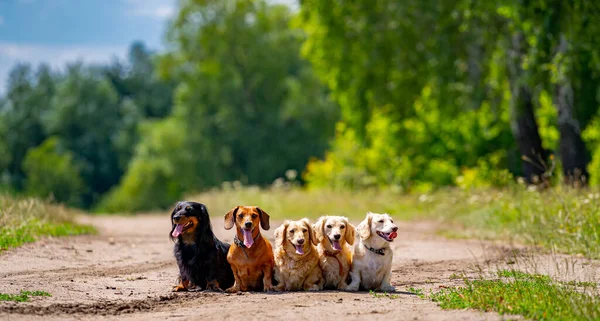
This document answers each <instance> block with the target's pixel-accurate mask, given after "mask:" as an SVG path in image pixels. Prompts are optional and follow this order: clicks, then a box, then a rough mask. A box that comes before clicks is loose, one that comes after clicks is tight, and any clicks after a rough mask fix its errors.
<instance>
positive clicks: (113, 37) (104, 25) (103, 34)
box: [0, 0, 176, 92]
mask: <svg viewBox="0 0 600 321" xmlns="http://www.w3.org/2000/svg"><path fill="white" fill-rule="evenodd" d="M175 6H176V0H0V92H4V91H5V86H6V78H7V75H8V72H9V70H10V68H11V67H12V66H13V65H14V64H15V63H17V62H29V63H32V64H33V65H37V64H39V63H40V62H47V63H49V64H50V65H52V66H53V67H54V68H61V67H63V66H64V65H65V64H66V62H69V61H75V60H83V61H86V62H100V63H102V62H109V61H110V60H111V59H112V58H113V57H115V56H116V57H124V56H125V54H126V52H127V48H128V46H129V45H130V44H131V42H133V41H135V40H141V41H143V42H145V43H146V44H147V45H148V46H149V47H150V48H152V49H157V50H160V49H162V48H163V45H162V44H163V38H164V32H165V28H166V25H167V21H168V19H169V17H171V16H172V15H173V14H174V12H175Z"/></svg>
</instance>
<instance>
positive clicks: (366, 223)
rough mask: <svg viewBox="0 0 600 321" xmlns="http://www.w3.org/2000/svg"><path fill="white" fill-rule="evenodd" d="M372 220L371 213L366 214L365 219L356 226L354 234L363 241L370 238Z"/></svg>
mask: <svg viewBox="0 0 600 321" xmlns="http://www.w3.org/2000/svg"><path fill="white" fill-rule="evenodd" d="M372 218H373V214H371V212H369V213H367V217H365V219H364V220H363V221H362V222H360V224H358V226H357V227H356V232H357V233H358V235H359V236H360V237H361V238H362V239H363V240H366V239H368V238H369V237H370V236H371V219H372Z"/></svg>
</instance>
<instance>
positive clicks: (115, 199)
mask: <svg viewBox="0 0 600 321" xmlns="http://www.w3.org/2000/svg"><path fill="white" fill-rule="evenodd" d="M140 132H141V137H143V138H142V141H141V142H140V144H139V145H138V146H137V148H136V152H135V155H134V158H133V160H132V161H131V163H130V164H129V169H128V170H127V173H126V174H125V176H124V177H123V179H122V181H121V183H120V184H119V185H118V186H117V187H115V188H113V189H112V190H111V191H110V192H109V193H108V194H107V195H106V196H105V197H104V198H103V199H102V200H101V201H100V203H99V204H98V206H97V208H96V211H101V212H122V211H126V212H129V211H142V210H149V209H155V208H164V207H167V206H170V205H171V204H172V203H173V202H174V201H175V200H176V199H177V198H178V197H180V196H181V194H182V193H183V192H184V191H187V190H189V187H190V186H193V184H192V183H193V178H192V176H191V175H190V174H191V173H190V172H189V170H187V171H186V169H189V168H190V166H192V164H193V160H192V159H191V158H190V157H189V156H190V154H189V153H188V152H187V148H186V146H187V145H186V139H185V136H184V135H182V133H185V132H186V130H184V129H182V125H181V124H180V122H178V121H177V119H175V118H174V117H170V118H167V119H165V120H161V121H157V122H146V123H144V124H143V125H142V126H141V127H140Z"/></svg>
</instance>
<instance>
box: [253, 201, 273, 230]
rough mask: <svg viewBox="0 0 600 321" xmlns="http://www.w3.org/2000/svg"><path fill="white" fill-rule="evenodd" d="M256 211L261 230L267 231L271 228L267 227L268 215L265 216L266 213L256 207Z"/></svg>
mask: <svg viewBox="0 0 600 321" xmlns="http://www.w3.org/2000/svg"><path fill="white" fill-rule="evenodd" d="M256 210H257V211H258V214H259V215H260V216H259V217H260V227H262V228H263V230H265V231H268V230H269V229H270V228H271V225H269V214H267V212H265V211H263V210H262V209H261V208H260V207H258V206H257V207H256Z"/></svg>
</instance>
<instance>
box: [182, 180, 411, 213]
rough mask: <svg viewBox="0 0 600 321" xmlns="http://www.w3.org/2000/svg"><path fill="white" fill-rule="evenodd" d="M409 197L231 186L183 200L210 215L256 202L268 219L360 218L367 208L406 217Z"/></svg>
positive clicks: (376, 193)
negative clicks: (197, 203) (199, 207)
mask: <svg viewBox="0 0 600 321" xmlns="http://www.w3.org/2000/svg"><path fill="white" fill-rule="evenodd" d="M412 198H413V197H412V196H400V195H398V194H393V193H391V192H378V191H362V192H342V191H335V192H334V191H326V190H319V191H306V190H301V189H299V188H270V189H260V188H258V187H232V186H228V187H226V188H224V189H219V190H213V191H209V192H205V193H202V194H197V195H191V196H189V197H187V198H186V199H187V200H192V201H197V202H201V203H204V204H206V206H207V207H208V210H209V212H210V214H211V215H212V216H216V217H219V216H223V215H225V213H227V212H228V211H229V210H230V209H231V208H233V207H235V206H237V205H257V206H260V207H261V208H262V209H263V210H265V211H266V212H267V213H268V214H269V215H270V216H271V218H272V219H278V220H283V219H293V220H296V219H301V218H304V217H307V218H310V219H316V218H318V217H320V216H322V215H342V216H347V217H349V218H352V219H355V220H360V219H362V218H364V217H365V215H366V213H367V211H373V212H388V213H394V216H395V218H397V219H410V218H412V217H413V214H415V213H417V212H416V211H415V210H414V209H413V204H414V202H412Z"/></svg>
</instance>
